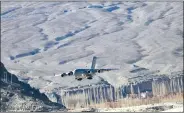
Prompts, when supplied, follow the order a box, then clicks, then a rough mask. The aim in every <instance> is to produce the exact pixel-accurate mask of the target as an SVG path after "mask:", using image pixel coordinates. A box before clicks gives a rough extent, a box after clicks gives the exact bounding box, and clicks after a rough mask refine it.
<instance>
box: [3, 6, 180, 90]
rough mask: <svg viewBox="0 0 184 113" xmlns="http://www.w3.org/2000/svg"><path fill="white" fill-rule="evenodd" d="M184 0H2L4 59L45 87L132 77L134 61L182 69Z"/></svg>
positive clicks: (123, 81) (146, 65) (11, 68)
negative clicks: (78, 75) (79, 75)
mask: <svg viewBox="0 0 184 113" xmlns="http://www.w3.org/2000/svg"><path fill="white" fill-rule="evenodd" d="M182 34H183V9H182V3H181V2H99V3H97V2H2V4H1V59H2V62H3V63H4V64H5V66H6V68H7V69H8V70H9V71H10V72H12V73H14V74H17V75H19V78H20V79H26V80H27V81H28V83H30V84H31V85H32V86H34V87H37V88H40V90H43V91H44V90H54V89H62V88H64V87H76V86H84V85H89V84H98V83H100V82H101V80H105V81H107V82H109V83H110V84H113V85H122V84H126V83H127V79H126V77H127V76H129V75H130V70H132V67H133V65H137V66H140V67H143V68H146V69H149V70H150V71H151V72H152V71H157V70H159V71H160V73H162V74H167V73H170V72H175V71H181V70H182V58H183V43H182V42H183V38H182ZM93 56H97V57H100V58H99V59H98V60H97V68H120V70H119V71H116V72H111V73H105V74H102V75H98V76H95V77H94V79H93V80H87V79H86V80H84V81H83V82H78V81H75V80H74V76H72V77H66V78H61V77H60V76H54V75H55V74H56V75H58V74H61V73H63V72H69V71H73V70H75V69H76V68H88V67H90V65H91V60H92V57H93Z"/></svg>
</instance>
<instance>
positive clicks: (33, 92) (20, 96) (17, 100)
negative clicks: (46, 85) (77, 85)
mask: <svg viewBox="0 0 184 113" xmlns="http://www.w3.org/2000/svg"><path fill="white" fill-rule="evenodd" d="M0 65H1V67H0V78H1V80H0V89H1V96H0V98H1V100H0V102H1V106H0V110H1V112H5V111H28V112H29V111H42V112H48V111H65V110H66V107H65V106H63V105H61V104H58V103H54V102H51V101H50V100H49V99H48V98H47V96H46V95H45V94H44V93H40V91H39V90H38V89H35V88H33V87H31V86H30V85H29V84H27V83H24V82H22V81H19V80H18V78H17V77H16V75H14V74H11V73H9V72H8V71H7V69H6V68H5V67H4V65H3V63H2V62H0Z"/></svg>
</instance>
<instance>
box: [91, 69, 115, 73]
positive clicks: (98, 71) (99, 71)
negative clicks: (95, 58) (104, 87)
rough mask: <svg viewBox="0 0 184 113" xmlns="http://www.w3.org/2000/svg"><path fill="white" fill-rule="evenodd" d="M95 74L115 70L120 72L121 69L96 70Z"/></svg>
mask: <svg viewBox="0 0 184 113" xmlns="http://www.w3.org/2000/svg"><path fill="white" fill-rule="evenodd" d="M94 70H95V72H97V73H101V72H105V71H113V70H119V69H115V68H114V69H94Z"/></svg>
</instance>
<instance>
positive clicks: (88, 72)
mask: <svg viewBox="0 0 184 113" xmlns="http://www.w3.org/2000/svg"><path fill="white" fill-rule="evenodd" d="M96 59H97V57H95V56H94V57H93V60H92V65H91V69H76V70H75V71H74V73H73V72H72V71H70V72H69V73H68V74H66V73H63V74H61V77H64V76H67V75H68V76H71V75H74V76H75V79H76V80H79V81H80V80H82V79H83V78H87V79H92V78H93V75H95V74H96V73H102V72H104V71H112V70H117V69H95V65H96Z"/></svg>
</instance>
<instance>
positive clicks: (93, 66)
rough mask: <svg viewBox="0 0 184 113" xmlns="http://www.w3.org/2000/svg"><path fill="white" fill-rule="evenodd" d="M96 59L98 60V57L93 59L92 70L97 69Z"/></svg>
mask: <svg viewBox="0 0 184 113" xmlns="http://www.w3.org/2000/svg"><path fill="white" fill-rule="evenodd" d="M96 59H97V57H96V56H94V57H93V61H92V64H91V69H95V65H96Z"/></svg>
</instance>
